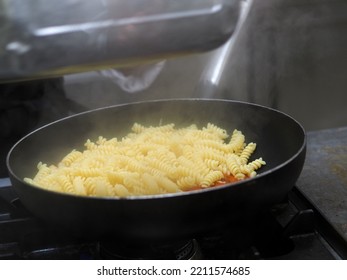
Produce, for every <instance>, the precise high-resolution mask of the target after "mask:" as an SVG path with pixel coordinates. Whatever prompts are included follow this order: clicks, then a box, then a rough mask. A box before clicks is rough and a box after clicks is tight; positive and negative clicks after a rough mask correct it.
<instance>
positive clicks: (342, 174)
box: [297, 127, 347, 240]
mask: <svg viewBox="0 0 347 280" xmlns="http://www.w3.org/2000/svg"><path fill="white" fill-rule="evenodd" d="M297 186H298V188H299V189H300V190H301V191H302V192H303V193H304V194H305V195H306V196H307V197H309V199H310V200H311V201H312V202H313V203H314V204H315V205H316V206H317V208H318V209H319V210H320V211H321V213H322V214H323V215H324V216H325V217H326V218H327V219H328V220H329V221H330V222H331V223H332V225H333V226H334V227H335V228H336V229H337V230H338V231H339V232H340V233H341V234H342V235H343V236H344V238H345V239H346V240H347V127H340V128H334V129H326V130H319V131H311V132H308V133H307V155H306V161H305V165H304V168H303V171H302V173H301V176H300V177H299V179H298V181H297Z"/></svg>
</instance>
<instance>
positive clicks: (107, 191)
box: [24, 123, 266, 197]
mask: <svg viewBox="0 0 347 280" xmlns="http://www.w3.org/2000/svg"><path fill="white" fill-rule="evenodd" d="M131 130H132V131H131V132H130V133H129V134H128V135H126V136H125V137H123V138H122V139H119V140H118V139H117V138H112V139H106V138H104V137H103V136H99V137H98V138H97V139H96V141H95V142H94V141H91V140H90V139H87V140H86V142H85V150H83V151H77V150H75V149H73V150H72V151H71V152H70V153H68V154H67V155H65V156H64V157H63V158H62V160H61V161H60V162H58V163H57V164H56V165H50V166H48V165H47V164H43V163H39V164H38V166H37V168H38V172H37V174H36V175H35V176H34V177H33V178H24V180H25V181H26V182H27V183H29V184H32V185H35V186H38V187H42V188H45V189H48V190H53V191H57V192H66V193H69V194H76V195H85V196H101V197H106V196H115V197H127V196H139V195H156V194H165V193H177V192H183V191H190V190H195V189H201V188H208V187H211V186H216V185H219V184H221V183H223V182H224V183H225V182H230V180H229V181H228V179H227V178H229V177H233V178H236V180H242V179H245V178H247V177H253V176H255V175H256V174H257V173H256V171H257V170H258V169H259V168H261V167H262V166H263V165H265V164H266V163H265V161H264V160H263V159H262V158H258V159H253V160H252V161H250V162H249V160H250V158H251V156H252V154H253V153H254V151H255V149H256V144H255V143H253V142H251V143H249V144H247V143H246V142H245V136H244V135H243V133H242V132H241V131H240V130H236V129H235V130H234V131H233V132H232V133H231V136H230V139H229V141H228V140H227V139H228V137H229V135H228V133H227V131H226V130H225V129H222V128H220V127H218V126H216V125H214V124H211V123H208V124H207V125H206V126H205V127H203V128H202V129H199V128H198V127H197V126H196V125H195V124H192V125H190V126H188V127H184V128H180V129H176V128H175V126H174V124H167V125H162V126H157V127H154V126H149V127H146V126H143V125H141V124H138V123H135V124H134V125H133V126H132V129H131Z"/></svg>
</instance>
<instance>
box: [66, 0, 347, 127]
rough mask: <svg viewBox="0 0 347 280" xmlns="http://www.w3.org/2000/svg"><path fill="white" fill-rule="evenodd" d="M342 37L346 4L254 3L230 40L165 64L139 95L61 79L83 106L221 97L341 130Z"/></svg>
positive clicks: (341, 0)
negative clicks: (208, 49)
mask: <svg viewBox="0 0 347 280" xmlns="http://www.w3.org/2000/svg"><path fill="white" fill-rule="evenodd" d="M346 32H347V2H346V1H345V0H334V1H330V0H280V1H278V0H253V3H252V5H251V7H250V10H249V13H248V16H247V17H246V19H245V21H244V23H243V25H242V28H241V29H240V31H239V32H237V33H234V35H233V36H232V37H231V39H230V41H228V42H227V43H226V44H225V45H223V46H221V47H219V48H218V49H216V50H213V51H210V52H206V53H203V54H195V55H191V56H187V57H181V58H175V59H170V60H167V61H166V64H165V66H164V68H163V70H162V71H161V73H160V74H159V76H158V77H157V79H156V80H155V81H154V82H153V84H151V85H150V86H149V87H148V88H145V89H144V90H142V91H141V92H138V93H135V94H129V93H127V92H125V91H123V90H122V89H120V88H119V86H118V85H117V84H116V83H115V82H114V81H113V80H112V79H106V78H105V77H101V76H100V75H99V74H98V73H97V72H90V73H88V74H87V75H72V76H71V75H70V76H67V77H66V78H65V82H66V92H67V96H68V97H69V98H71V99H73V100H76V101H77V102H79V103H81V104H83V105H85V106H86V107H89V108H96V107H101V106H107V105H109V104H118V103H124V102H129V101H136V100H149V99H160V98H170V97H173V98H176V97H199V96H208V97H212V98H226V99H234V100H241V101H249V102H255V103H258V104H262V105H266V106H270V107H274V108H277V109H279V110H281V111H284V112H286V113H288V114H290V115H292V116H293V117H294V118H296V119H297V120H298V121H300V122H301V123H302V124H303V125H304V126H305V128H306V129H307V130H318V129H326V128H331V127H339V126H345V125H347V111H346V109H345V108H346V104H347V94H346V89H347V79H346V77H347V52H346V49H347V37H346V36H345V34H346ZM228 44H229V45H228ZM223 56H224V59H223ZM218 61H220V62H222V63H220V64H219V63H218ZM218 65H220V67H217V66H218ZM216 69H217V70H218V69H220V71H217V70H216ZM213 73H219V74H220V75H219V78H218V79H213ZM211 81H215V83H212V82H211ZM216 81H218V82H216Z"/></svg>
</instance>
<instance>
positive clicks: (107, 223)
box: [7, 99, 306, 240]
mask: <svg viewBox="0 0 347 280" xmlns="http://www.w3.org/2000/svg"><path fill="white" fill-rule="evenodd" d="M134 122H138V123H140V124H142V125H145V126H147V125H153V126H157V125H164V124H168V123H175V127H184V126H187V125H190V124H192V123H195V124H197V125H198V126H199V127H202V126H206V124H207V123H208V122H210V123H213V124H215V125H218V126H220V127H222V128H224V129H226V130H227V131H228V132H232V131H233V130H234V129H235V128H236V129H239V130H241V131H242V132H243V133H244V135H245V137H246V142H256V143H257V150H256V152H255V153H254V154H253V156H252V158H251V160H252V159H255V158H258V157H260V156H261V157H263V159H264V160H265V161H266V163H267V164H266V166H263V167H262V168H261V169H260V170H259V172H258V175H257V176H256V177H254V178H249V179H246V180H243V181H239V182H237V183H233V184H227V185H224V186H220V187H215V188H210V189H203V190H196V191H190V192H184V193H179V194H164V195H153V196H144V197H128V198H116V197H82V196H77V195H70V194H63V193H57V192H53V191H48V190H44V189H41V188H38V187H34V186H31V185H29V184H27V183H26V182H24V181H23V178H24V177H31V178H32V177H33V176H34V174H35V173H36V172H37V169H36V166H37V163H38V162H40V161H42V162H45V163H48V164H53V163H57V162H58V161H60V159H61V158H62V157H63V155H65V154H67V153H68V152H70V151H71V150H72V149H73V148H76V149H81V150H82V149H83V148H84V146H83V144H84V143H85V141H86V140H87V139H97V137H98V136H100V135H102V136H104V137H106V138H111V137H118V138H120V137H122V136H124V135H126V134H127V133H128V132H129V131H130V128H131V126H132V125H133V123H134ZM305 154H306V135H305V131H304V129H303V127H302V126H301V125H300V124H299V123H298V122H297V121H296V120H294V119H293V118H291V117H290V116H288V115H286V114H284V113H282V112H280V111H277V110H274V109H270V108H267V107H263V106H260V105H255V104H251V103H244V102H236V101H230V100H206V99H169V100H156V101H147V102H137V103H129V104H124V105H117V106H111V107H106V108H101V109H96V110H92V111H88V112H84V113H80V114H77V115H74V116H71V117H67V118H64V119H61V120H59V121H56V122H54V123H51V124H48V125H46V126H44V127H42V128H39V129H37V130H36V131H33V132H32V133H30V134H28V135H27V136H25V137H24V138H22V139H21V140H20V141H18V142H17V143H16V144H15V145H14V146H13V147H12V149H11V150H10V152H9V154H8V157H7V167H8V171H9V175H10V179H11V182H12V184H13V187H14V189H15V191H16V192H17V193H18V196H19V198H20V200H21V201H22V203H23V205H24V206H25V207H26V208H27V209H28V210H29V211H31V212H32V213H33V214H34V215H35V216H37V217H38V218H40V219H42V220H44V221H45V222H46V223H49V224H50V225H53V226H55V227H58V228H62V229H64V230H65V229H66V230H69V231H71V233H73V234H77V235H79V236H83V237H86V238H89V237H91V238H99V239H105V238H113V239H116V240H159V239H160V240H161V239H165V240H171V239H172V240H175V239H182V238H187V237H191V236H196V235H199V234H201V233H204V232H208V231H210V230H214V229H218V228H223V227H224V226H226V225H228V226H230V225H231V224H233V223H238V222H239V221H242V220H247V219H251V218H252V217H255V216H256V214H257V213H258V212H259V211H260V210H262V209H267V208H269V207H270V206H272V205H274V204H276V203H279V202H281V201H282V200H283V199H284V198H285V197H286V195H287V193H288V192H289V191H290V190H291V189H292V187H293V186H294V184H295V182H296V180H297V178H298V177H299V175H300V173H301V171H302V168H303V164H304V160H305Z"/></svg>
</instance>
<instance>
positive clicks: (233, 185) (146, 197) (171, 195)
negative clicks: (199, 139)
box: [6, 98, 307, 201]
mask: <svg viewBox="0 0 347 280" xmlns="http://www.w3.org/2000/svg"><path fill="white" fill-rule="evenodd" d="M173 101H178V102H181V101H183V102H188V101H189V102H194V101H203V102H223V103H225V102H228V103H234V104H242V105H246V106H253V107H257V108H261V109H262V110H268V111H272V112H275V113H277V114H280V115H282V116H285V117H286V118H288V119H290V120H291V121H293V122H294V123H295V124H296V125H297V126H298V128H300V130H301V132H302V134H303V142H302V144H301V146H300V148H299V149H298V150H297V151H296V153H294V154H293V155H292V156H291V157H290V158H288V159H287V160H286V161H284V162H282V163H281V164H279V165H276V166H275V167H273V168H271V169H269V170H267V171H264V172H259V173H258V174H257V175H256V176H255V177H252V178H247V179H243V180H240V181H237V182H233V183H229V184H225V185H221V186H218V187H212V188H205V189H199V190H191V191H183V192H177V193H166V194H154V195H141V196H138V195H137V196H127V197H113V196H83V195H76V194H70V193H64V192H58V191H53V190H47V189H44V188H41V187H38V186H35V185H33V184H29V183H27V182H25V181H24V180H23V179H22V178H20V177H19V176H18V175H17V174H16V173H15V172H13V169H12V167H11V165H10V158H11V154H12V152H13V151H14V150H15V149H16V147H17V146H18V145H20V143H21V142H23V141H25V139H27V138H29V137H30V136H31V135H33V134H35V133H36V132H37V131H41V130H43V129H45V128H46V127H48V126H52V125H54V124H55V123H59V122H62V121H64V120H67V119H71V118H75V117H78V116H82V115H85V114H90V113H92V112H98V111H103V110H110V109H112V108H116V107H117V108H118V107H127V106H136V105H137V104H145V103H146V104H148V103H160V102H161V103H162V102H164V103H166V102H173ZM306 144H307V135H306V131H305V128H304V127H303V126H302V124H300V123H299V122H298V121H297V120H296V119H294V118H293V117H292V116H290V115H289V114H287V113H285V112H282V111H280V110H277V109H274V108H270V107H267V106H264V105H260V104H257V103H252V102H245V101H239V100H230V99H211V98H173V99H156V100H146V101H136V102H129V103H123V104H115V105H110V106H105V107H100V108H96V109H91V110H87V111H83V112H80V113H77V114H73V115H71V116H67V117H64V118H60V119H58V120H55V121H53V122H50V123H48V124H45V125H43V126H41V127H39V128H37V129H35V130H33V131H31V132H29V133H28V134H26V135H25V136H23V137H22V138H21V139H19V140H18V141H17V142H16V143H15V144H14V145H13V146H12V147H11V149H10V150H9V152H8V154H7V157H6V166H7V169H8V172H9V174H10V175H11V176H12V177H13V178H15V179H16V180H18V181H19V182H21V183H23V184H24V185H27V186H30V187H32V188H34V189H37V190H39V191H42V192H46V193H50V194H58V195H60V196H62V197H65V198H72V199H73V198H77V199H84V200H92V201H96V200H100V201H146V200H157V199H163V198H171V199H172V198H174V197H181V196H190V195H194V194H203V193H206V192H218V191H222V190H224V189H226V188H238V187H240V186H241V187H242V185H244V184H247V182H250V181H254V180H256V179H258V178H259V179H261V178H263V177H265V176H267V175H268V174H271V173H273V172H275V171H277V170H279V169H281V168H283V167H284V166H286V165H288V164H289V163H290V162H292V161H293V160H295V158H297V156H298V155H299V154H301V153H302V152H303V150H304V149H305V148H306ZM11 176H10V179H11ZM13 185H14V184H13Z"/></svg>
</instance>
